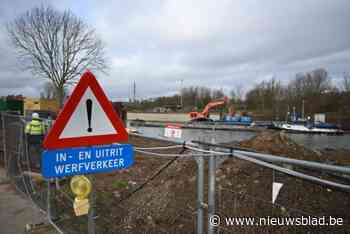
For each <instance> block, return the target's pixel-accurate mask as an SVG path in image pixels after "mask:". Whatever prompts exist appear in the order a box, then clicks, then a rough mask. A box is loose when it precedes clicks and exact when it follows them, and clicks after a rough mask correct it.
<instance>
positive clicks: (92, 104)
mask: <svg viewBox="0 0 350 234" xmlns="http://www.w3.org/2000/svg"><path fill="white" fill-rule="evenodd" d="M127 140H128V134H127V132H126V130H125V127H124V125H123V123H122V121H121V120H120V119H119V117H118V115H117V114H116V112H115V111H114V109H113V106H112V104H111V102H110V101H109V100H108V98H107V97H106V95H105V93H104V92H103V90H102V88H101V87H100V85H99V84H98V82H97V80H96V78H95V76H94V75H93V74H92V73H91V72H89V71H88V72H85V73H84V74H83V75H82V77H81V78H80V81H79V83H78V84H77V86H76V87H75V89H74V90H73V93H72V94H71V96H70V97H69V99H68V100H67V102H66V104H65V105H64V107H63V109H62V111H61V112H60V113H59V115H58V117H57V119H56V121H55V123H54V125H53V126H52V129H51V131H50V132H49V133H48V135H47V136H46V138H45V140H44V143H43V146H44V148H45V149H59V148H70V147H81V146H91V145H103V144H110V143H115V142H125V141H127Z"/></svg>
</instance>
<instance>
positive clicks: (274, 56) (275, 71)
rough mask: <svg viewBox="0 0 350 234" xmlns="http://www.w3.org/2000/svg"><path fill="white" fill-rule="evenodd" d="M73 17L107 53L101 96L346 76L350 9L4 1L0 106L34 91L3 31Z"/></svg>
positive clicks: (307, 2) (310, 4)
mask: <svg viewBox="0 0 350 234" xmlns="http://www.w3.org/2000/svg"><path fill="white" fill-rule="evenodd" d="M42 3H44V4H50V5H52V6H53V7H55V8H57V9H60V10H64V9H71V10H72V11H73V12H74V13H75V14H76V15H78V16H80V17H81V18H82V19H83V20H84V21H86V22H87V23H88V24H89V25H91V26H92V27H94V28H95V29H96V31H97V34H98V35H99V36H100V38H101V39H102V40H103V41H104V42H105V44H106V51H107V57H108V58H109V61H110V70H109V74H108V75H103V74H98V75H97V78H98V79H99V81H100V82H101V84H102V86H103V88H104V89H105V91H106V92H107V95H108V96H109V97H110V98H111V99H113V100H116V99H118V98H128V97H129V96H130V94H131V87H132V83H133V81H134V80H135V81H136V89H137V91H136V92H137V97H138V98H146V97H154V96H159V95H169V94H174V93H176V92H177V91H178V90H179V88H180V86H181V80H183V85H184V86H189V85H203V86H208V87H212V88H222V89H223V90H224V91H225V92H227V93H228V91H229V90H230V89H232V88H234V87H235V86H242V87H244V88H245V89H248V88H250V87H252V86H253V85H254V84H256V83H257V82H259V81H262V80H264V79H269V78H270V77H272V76H275V77H276V78H277V79H280V80H281V81H282V82H284V83H286V82H288V80H290V79H292V78H293V77H294V76H295V74H296V73H297V72H305V71H311V70H313V69H316V68H320V67H323V68H325V69H327V70H328V72H329V73H330V75H331V76H332V77H333V78H334V79H339V77H340V76H341V75H342V73H343V72H349V71H350V1H349V0H299V1H298V0H295V1H281V0H241V1H238V0H230V1H229V0H220V1H214V0H211V1H209V0H191V1H190V0H169V1H166V0H158V1H157V0H143V1H136V0H134V1H125V0H120V1H116V0H114V1H112V0H111V1H107V0H98V1H87V0H84V1H81V0H75V1H70V0H59V1H36V0H31V1H27V0H23V1H19V0H10V1H7V0H2V1H1V5H0V24H1V26H0V55H1V58H0V96H3V95H8V94H24V95H26V96H39V91H38V90H40V88H41V86H42V82H43V81H44V80H40V79H37V78H34V77H32V75H31V74H29V73H26V72H23V71H22V70H20V69H19V68H18V64H17V62H16V57H15V55H14V53H13V48H12V47H11V45H10V43H9V41H8V38H7V34H6V31H5V30H4V24H5V23H6V22H8V21H11V20H13V19H14V18H15V17H16V16H18V15H20V14H22V13H23V12H25V11H26V10H28V9H30V8H32V7H33V6H37V5H40V4H42Z"/></svg>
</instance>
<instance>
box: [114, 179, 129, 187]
mask: <svg viewBox="0 0 350 234" xmlns="http://www.w3.org/2000/svg"><path fill="white" fill-rule="evenodd" d="M127 186H128V182H127V181H125V180H115V181H113V182H112V188H114V189H122V188H126V187H127Z"/></svg>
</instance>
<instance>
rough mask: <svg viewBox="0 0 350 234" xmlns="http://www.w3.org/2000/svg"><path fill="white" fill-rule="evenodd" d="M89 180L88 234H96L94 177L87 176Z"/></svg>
mask: <svg viewBox="0 0 350 234" xmlns="http://www.w3.org/2000/svg"><path fill="white" fill-rule="evenodd" d="M89 179H90V181H91V185H92V188H91V194H90V198H89V200H90V209H89V214H88V234H95V233H96V223H95V219H96V210H95V207H96V188H95V186H96V185H95V176H94V175H91V176H89Z"/></svg>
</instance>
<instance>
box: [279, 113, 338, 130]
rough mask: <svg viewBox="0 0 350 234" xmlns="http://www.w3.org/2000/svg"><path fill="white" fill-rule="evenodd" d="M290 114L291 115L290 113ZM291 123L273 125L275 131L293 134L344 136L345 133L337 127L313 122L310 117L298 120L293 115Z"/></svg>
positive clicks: (322, 122) (323, 122)
mask: <svg viewBox="0 0 350 234" xmlns="http://www.w3.org/2000/svg"><path fill="white" fill-rule="evenodd" d="M288 114H289V113H288ZM290 117H291V118H290V121H287V122H282V123H281V122H280V123H273V128H274V129H279V130H285V131H286V132H291V133H312V134H343V133H344V131H343V130H342V129H341V128H340V127H339V126H337V125H335V124H331V123H326V122H325V118H323V121H312V120H311V117H310V116H309V117H308V118H307V119H300V118H297V115H296V114H295V113H293V114H292V115H291V116H290Z"/></svg>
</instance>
